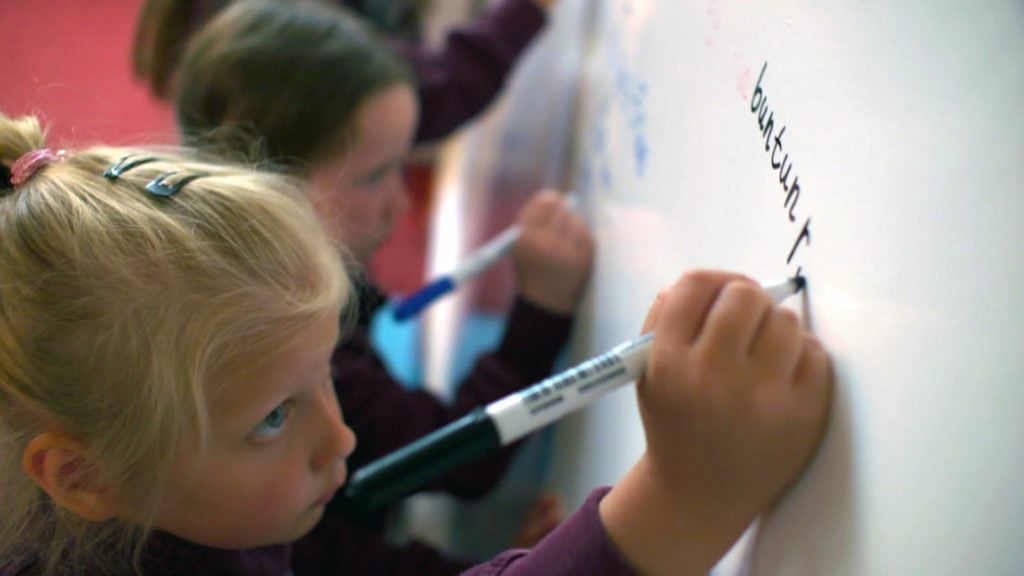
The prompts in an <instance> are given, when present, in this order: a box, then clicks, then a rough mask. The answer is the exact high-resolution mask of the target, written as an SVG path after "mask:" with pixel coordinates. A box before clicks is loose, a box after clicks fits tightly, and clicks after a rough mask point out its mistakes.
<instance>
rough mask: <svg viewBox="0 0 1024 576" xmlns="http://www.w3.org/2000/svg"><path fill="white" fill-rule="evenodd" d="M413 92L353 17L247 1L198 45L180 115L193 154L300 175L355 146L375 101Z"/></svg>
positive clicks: (178, 101) (184, 78) (184, 75)
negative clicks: (388, 93) (268, 164)
mask: <svg viewBox="0 0 1024 576" xmlns="http://www.w3.org/2000/svg"><path fill="white" fill-rule="evenodd" d="M410 83H411V79H410V76H409V74H408V71H407V70H406V69H405V68H404V66H403V65H402V63H401V62H399V61H398V60H397V59H396V58H395V56H394V54H393V53H392V52H391V50H390V49H389V48H388V47H387V46H385V45H384V44H382V43H381V41H380V40H379V39H378V38H377V37H376V36H375V35H374V33H373V32H372V31H370V30H369V29H368V28H367V27H366V26H364V25H363V24H362V23H361V22H360V21H359V19H358V18H356V17H354V16H353V15H351V14H350V13H349V12H347V11H346V10H343V9H341V8H339V7H336V6H327V5H324V4H322V3H319V2H310V1H299V0H293V1H291V2H282V1H279V0H240V1H238V2H235V3H233V4H232V5H231V6H229V7H228V8H226V9H224V10H223V11H221V12H220V13H219V14H218V15H217V16H216V17H215V18H214V19H213V20H212V21H210V22H209V24H207V25H206V26H205V27H203V29H202V30H200V31H199V32H198V33H197V34H196V36H195V38H194V39H193V40H192V42H191V43H190V44H189V48H188V50H187V51H186V53H185V55H184V57H183V60H182V63H181V67H180V69H179V76H178V87H177V95H176V97H175V105H176V111H177V118H178V125H179V128H180V129H181V132H182V134H183V136H184V139H185V141H186V142H187V143H188V144H190V145H195V146H201V147H204V148H207V149H211V150H213V151H215V152H217V153H220V154H228V155H242V156H243V157H248V158H252V157H253V156H256V157H257V158H260V159H270V160H274V161H275V162H278V163H280V164H282V165H283V166H284V167H285V168H286V169H287V170H289V171H290V172H292V173H297V174H301V173H302V172H303V171H304V170H305V168H308V166H309V165H310V164H313V163H315V162H317V161H318V160H320V159H321V158H322V157H324V156H326V155H328V154H332V153H335V152H336V151H338V150H339V149H343V148H344V147H346V146H347V145H349V143H350V142H351V139H352V138H353V134H352V132H353V130H354V124H355V118H356V115H357V113H358V111H359V110H360V107H361V106H362V105H363V104H364V103H365V102H366V101H367V100H368V99H369V98H371V97H372V96H374V95H376V94H378V93H380V92H382V91H383V90H385V89H387V88H390V87H393V86H395V85H398V84H410ZM254 142H255V143H256V145H255V147H254V145H253V143H254ZM254 148H255V150H254Z"/></svg>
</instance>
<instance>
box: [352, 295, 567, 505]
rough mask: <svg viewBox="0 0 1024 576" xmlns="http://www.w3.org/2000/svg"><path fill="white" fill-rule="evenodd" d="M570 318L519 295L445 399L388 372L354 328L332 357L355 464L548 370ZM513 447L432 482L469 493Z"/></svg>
mask: <svg viewBox="0 0 1024 576" xmlns="http://www.w3.org/2000/svg"><path fill="white" fill-rule="evenodd" d="M571 326H572V319H571V317H567V316H559V315H554V314H551V313H549V312H547V311H545V310H543V309H541V308H538V307H536V306H534V305H532V304H530V303H529V302H526V301H525V300H522V299H517V300H516V303H515V304H514V305H513V307H512V311H511V312H510V314H509V319H508V323H507V325H506V328H505V332H504V335H503V337H502V340H501V343H500V344H499V346H498V348H497V349H496V350H494V351H493V352H490V353H487V354H484V355H482V356H480V358H478V360H477V362H476V364H475V365H474V367H473V369H472V371H471V372H470V374H469V375H468V376H467V377H466V378H465V379H464V380H463V381H462V383H461V384H460V385H459V388H458V391H457V392H456V395H455V398H454V401H453V402H452V404H450V405H448V404H445V403H444V402H442V401H441V400H440V399H438V398H437V397H435V396H434V395H432V394H430V393H428V392H426V391H424V390H422V389H421V390H408V389H406V388H404V387H403V386H402V385H401V384H400V383H398V382H397V381H396V380H395V379H394V377H393V376H392V375H391V374H390V373H389V372H388V370H387V368H386V367H385V366H384V364H383V362H382V361H381V360H380V358H379V357H378V356H377V354H376V353H375V352H374V350H373V348H372V347H371V346H370V344H369V343H368V342H367V340H366V337H365V335H364V334H361V333H355V334H352V335H351V336H350V337H349V339H348V340H347V341H345V342H344V343H343V344H342V345H341V346H339V347H338V348H337V349H336V350H335V352H334V356H333V358H332V364H333V368H334V387H335V390H336V391H337V394H338V401H339V402H340V404H341V409H342V414H343V415H344V417H345V421H346V423H348V425H349V426H350V427H351V428H352V430H353V431H354V432H355V434H356V438H357V440H358V442H357V444H356V450H355V452H353V454H352V455H351V456H350V457H349V460H348V464H349V469H350V470H356V469H358V468H359V467H361V466H363V465H364V464H367V463H368V462H371V461H373V460H375V459H377V458H379V457H381V456H383V455H385V454H387V453H389V452H391V451H393V450H396V449H398V448H401V447H402V446H404V445H406V444H408V443H409V442H412V441H413V440H416V439H417V438H420V437H422V436H424V435H425V434H428V433H430V432H433V431H434V430H437V429H438V428H441V427H443V426H444V425H446V424H448V423H450V422H453V421H455V420H457V419H458V418H460V417H462V416H464V415H466V414H467V413H469V412H470V411H471V410H473V409H474V408H476V407H478V406H482V405H485V404H488V403H490V402H493V401H494V400H498V399H499V398H502V397H504V396H507V395H508V394H511V393H513V392H515V391H517V390H520V389H522V388H524V387H526V386H528V385H530V384H533V383H535V382H537V381H538V380H541V379H543V378H544V377H546V376H547V375H549V374H550V372H551V369H552V367H553V366H554V362H555V358H556V357H557V355H558V353H559V352H560V350H561V349H562V347H563V346H564V345H565V343H566V341H567V340H568V338H569V331H570V329H571ZM512 454H513V449H512V448H511V447H510V448H506V449H504V450H501V451H500V452H498V453H496V454H494V455H492V456H488V457H485V458H483V459H481V460H480V461H477V462H475V463H472V464H470V465H467V466H464V467H462V468H460V469H458V470H456V471H455V472H453V473H451V474H448V475H446V476H444V477H442V478H441V479H440V480H438V481H436V482H434V483H433V484H431V485H429V486H427V487H426V488H427V489H429V490H445V491H448V492H451V493H452V494H455V495H457V496H462V497H471V496H476V495H479V494H482V493H484V492H486V491H487V490H489V489H490V488H491V487H492V486H493V485H494V484H496V483H497V481H498V480H500V479H501V476H502V474H503V473H504V471H505V469H506V467H507V466H508V463H509V461H510V460H511V457H512Z"/></svg>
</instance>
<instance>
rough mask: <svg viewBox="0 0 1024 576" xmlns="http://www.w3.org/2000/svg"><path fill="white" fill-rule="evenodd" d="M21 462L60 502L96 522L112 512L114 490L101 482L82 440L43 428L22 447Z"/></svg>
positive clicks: (32, 477) (37, 482) (36, 481)
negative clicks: (23, 451) (23, 450)
mask: <svg viewBox="0 0 1024 576" xmlns="http://www.w3.org/2000/svg"><path fill="white" fill-rule="evenodd" d="M21 466H22V468H23V469H24V470H25V474H27V475H28V477H29V478H31V479H32V480H34V481H35V483H36V484H38V485H39V487H40V488H42V489H43V490H44V491H45V492H46V493H47V494H49V495H50V497H51V498H53V501H54V502H56V503H57V504H58V505H59V506H62V507H64V508H67V509H68V510H70V511H72V512H74V513H75V514H78V515H79V516H81V517H82V518H85V519H87V520H92V521H95V522H102V521H104V520H109V519H111V518H113V517H114V516H115V514H116V510H115V507H114V503H113V499H112V493H113V491H112V490H111V489H110V486H109V485H107V484H106V483H104V481H103V479H102V478H101V475H100V470H99V468H98V467H97V466H96V464H95V463H94V462H92V461H91V460H90V459H89V458H88V456H87V455H86V452H85V447H84V445H83V444H82V443H81V442H78V441H77V440H75V439H73V438H71V437H69V436H66V435H63V434H57V433H53V432H43V433H41V434H38V435H37V436H36V437H35V438H33V439H32V440H31V441H30V442H29V443H28V446H26V447H25V453H24V454H23V455H22V458H21Z"/></svg>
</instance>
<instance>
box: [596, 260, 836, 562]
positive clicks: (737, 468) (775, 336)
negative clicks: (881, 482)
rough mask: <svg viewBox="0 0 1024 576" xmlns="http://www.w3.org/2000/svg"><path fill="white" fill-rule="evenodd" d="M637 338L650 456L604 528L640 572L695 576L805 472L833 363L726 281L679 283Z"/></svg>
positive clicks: (739, 283)
mask: <svg viewBox="0 0 1024 576" xmlns="http://www.w3.org/2000/svg"><path fill="white" fill-rule="evenodd" d="M644 330H645V331H647V330H653V331H654V341H653V343H652V346H651V351H650V356H649V359H648V365H647V371H646V374H645V375H644V377H643V378H642V379H641V381H640V382H638V383H637V393H638V395H639V401H640V410H641V414H642V416H643V419H644V429H645V432H646V436H647V452H646V453H645V454H644V456H643V457H642V458H641V460H640V462H638V464H637V465H636V466H635V467H634V468H633V470H631V471H630V473H629V475H627V477H626V478H625V479H624V480H623V481H622V482H621V483H620V484H619V486H617V487H616V488H615V489H614V490H613V491H612V492H611V493H610V494H608V496H606V497H605V500H604V501H602V503H601V515H602V520H604V521H605V523H606V527H607V528H608V531H609V534H610V535H611V537H612V539H613V541H615V542H616V543H617V544H618V545H619V546H620V547H621V548H622V550H623V553H624V554H625V555H626V556H627V558H628V559H629V560H630V562H631V563H633V564H634V567H635V568H637V569H638V571H639V572H640V573H643V574H687V573H691V572H692V573H695V574H696V573H704V572H706V570H707V569H709V568H710V567H711V566H712V565H713V564H714V562H715V561H716V560H717V559H718V558H720V557H721V555H722V554H724V553H725V552H726V551H727V550H728V548H729V546H731V545H732V543H733V542H734V541H735V540H736V539H737V538H738V537H739V536H740V535H741V534H742V532H743V530H744V529H745V528H746V527H747V526H748V525H749V524H750V522H752V521H753V519H754V518H755V517H756V516H757V515H758V514H759V513H761V512H762V511H764V510H765V509H767V508H768V507H769V506H770V505H771V504H772V503H773V502H774V501H775V500H776V499H777V498H778V497H779V495H780V494H781V493H782V492H783V491H784V490H785V489H786V487H788V486H789V485H790V484H791V483H792V482H793V481H794V480H795V479H796V478H797V476H798V475H799V474H800V472H801V471H802V470H803V469H804V467H805V466H806V465H807V463H808V462H809V461H810V458H811V456H812V455H813V453H814V451H815V449H816V447H817V446H818V443H819V442H820V441H821V438H822V436H823V434H824V430H825V424H826V421H827V415H828V406H829V398H830V388H831V370H830V362H829V359H828V356H827V355H826V353H825V352H824V350H823V349H822V347H821V345H820V344H819V343H818V341H817V340H815V339H814V338H813V337H812V336H810V335H809V334H807V333H806V332H804V331H803V329H802V328H801V327H800V324H799V320H798V318H797V316H796V315H795V314H794V313H792V312H791V311H788V310H785V309H782V308H779V307H778V306H775V305H773V303H772V301H771V298H770V297H769V296H768V295H767V293H765V292H764V291H763V290H762V289H761V288H760V287H759V286H758V285H757V284H756V283H754V282H753V281H751V280H749V279H746V278H743V277H740V276H737V275H733V274H726V273H721V272H694V273H689V274H686V275H685V276H683V277H682V278H681V279H680V280H679V281H678V282H676V284H675V285H673V286H672V287H671V288H669V289H668V290H666V291H665V292H663V293H662V294H661V295H660V296H659V298H658V300H657V301H656V303H655V305H654V306H652V307H651V311H650V312H649V314H648V317H647V320H646V322H645V327H644ZM645 516H646V518H645ZM659 535H660V536H659ZM684 567H685V568H684Z"/></svg>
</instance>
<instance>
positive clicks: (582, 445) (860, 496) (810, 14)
mask: <svg viewBox="0 0 1024 576" xmlns="http://www.w3.org/2000/svg"><path fill="white" fill-rule="evenodd" d="M595 11H596V14H595V17H594V25H593V29H592V35H591V38H590V47H589V51H588V60H587V63H586V73H585V81H584V84H583V87H582V91H581V100H580V114H581V115H580V122H579V124H578V128H577V133H576V144H577V154H576V158H577V165H576V171H575V172H576V176H575V186H576V188H577V189H578V190H579V191H580V193H581V194H582V196H583V198H584V209H585V211H586V213H587V215H588V218H589V220H590V222H591V223H592V224H593V227H594V229H595V231H596V235H597V239H598V257H597V265H596V270H595V276H594V280H593V284H592V291H591V298H590V300H589V302H588V305H587V311H586V314H585V318H584V320H583V322H582V323H581V326H580V330H579V333H578V338H577V340H576V342H575V346H574V354H575V355H576V356H577V357H583V356H587V355H590V354H593V353H597V352H601V351H603V350H606V349H607V348H609V347H611V346H613V345H614V344H616V343H618V342H620V341H622V340H624V339H627V338H629V337H631V336H633V335H635V334H637V333H638V331H639V330H640V325H641V322H642V318H643V315H644V313H645V311H646V309H647V307H648V306H649V304H650V302H651V301H652V299H653V298H654V296H655V294H656V292H657V290H658V289H659V288H660V287H662V286H665V285H667V284H668V283H670V282H672V281H673V280H674V279H675V278H676V277H677V275H678V274H679V273H680V272H682V271H683V270H686V269H689V268H693V267H698V266H700V267H705V266H709V267H716V268H727V269H734V270H740V271H743V272H744V273H746V274H749V275H751V276H753V277H755V278H761V279H772V278H778V277H782V276H785V275H792V274H794V273H796V272H798V271H799V272H801V273H802V274H803V275H804V276H806V278H807V280H808V282H809V291H808V292H807V294H806V295H805V296H804V297H803V298H802V299H792V300H793V301H792V302H790V303H789V304H788V305H789V306H792V307H794V308H796V309H798V310H800V311H801V313H802V315H803V317H804V319H805V321H806V322H807V324H808V325H809V326H810V327H811V328H812V329H813V331H814V332H815V333H816V334H817V335H818V336H819V337H820V338H821V339H822V341H823V342H824V343H825V344H826V346H827V347H828V348H829V349H830V350H831V352H832V354H833V358H834V363H835V376H836V386H837V387H836V394H835V402H834V411H833V420H832V424H831V428H830V431H829V433H828V436H827V438H826V440H825V442H824V445H823V446H822V450H821V452H820V453H819V455H818V457H817V458H816V460H815V461H814V463H813V465H812V466H811V467H810V469H809V471H808V473H807V474H806V476H805V477H804V478H803V479H802V480H801V481H800V482H799V484H797V485H796V486H795V487H794V489H793V490H792V492H791V493H789V494H788V495H787V497H786V498H785V499H784V500H783V501H782V502H781V504H780V506H779V507H778V508H777V510H776V511H775V512H774V513H773V514H772V515H771V516H770V517H767V518H763V519H762V520H761V522H760V525H759V527H757V529H756V530H751V531H750V532H749V533H748V535H747V537H746V538H745V539H744V541H743V542H742V543H741V546H738V547H737V548H736V549H734V551H733V553H732V554H731V555H730V557H729V558H727V561H725V562H723V563H722V564H720V565H719V567H718V568H717V569H716V572H718V573H722V574H734V573H744V574H765V575H768V574H770V575H803V574H806V575H815V574H849V575H859V574H967V573H971V574H1011V573H1019V570H1020V567H1021V566H1022V565H1024V547H1022V546H1021V545H1020V538H1021V535H1022V534H1024V496H1022V495H1021V487H1022V486H1024V417H1022V407H1024V304H1022V303H1021V298H1022V296H1024V175H1022V166H1024V164H1022V161H1024V65H1022V62H1024V3H1021V2H1018V1H1011V0H1005V1H992V2H985V3H983V4H970V3H965V2H954V1H952V0H948V1H939V2H936V1H923V0H908V1H904V2H853V1H835V2H810V1H803V0H779V1H776V2H722V1H717V0H706V1H700V2H698V1H693V2H689V1H688V2H679V1H675V0H661V1H654V0H649V1H641V0H606V1H604V2H597V3H595ZM643 446H644V439H643V433H642V427H641V423H640V418H639V416H638V414H637V411H636V408H635V400H634V396H633V391H632V389H628V390H623V391H620V392H616V393H614V394H612V395H611V396H609V397H607V398H605V399H603V400H602V401H599V402H598V403H597V404H596V405H594V406H592V407H591V408H589V409H588V410H586V411H584V412H581V413H579V414H578V415H576V416H574V417H571V418H569V419H568V420H567V421H564V422H563V423H562V424H561V425H560V427H559V430H558V433H557V442H556V450H555V458H554V462H553V467H554V469H553V472H554V479H553V482H552V484H553V485H554V486H555V487H556V488H558V490H559V491H560V492H561V493H562V494H563V495H565V496H566V498H567V499H568V501H569V502H568V503H569V504H570V505H576V504H578V503H579V502H580V501H581V500H582V499H583V498H584V497H585V495H586V494H587V493H588V492H589V491H590V490H591V489H592V488H593V487H594V486H595V485H598V484H610V483H614V482H615V481H617V480H618V479H619V478H620V477H621V476H622V474H623V473H624V472H625V471H626V470H627V469H628V467H629V466H630V465H631V464H632V462H634V461H635V459H636V458H637V457H638V456H639V455H640V454H641V452H642V450H643Z"/></svg>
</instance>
